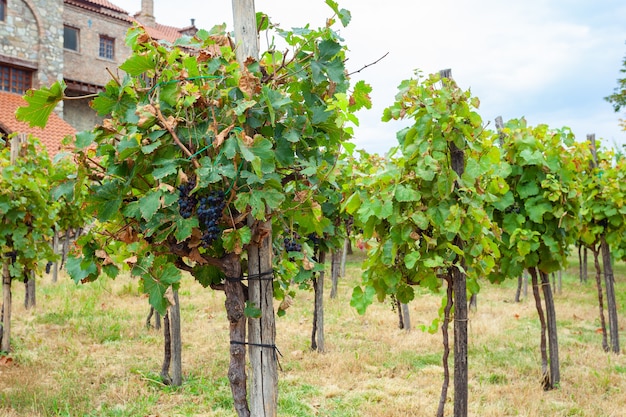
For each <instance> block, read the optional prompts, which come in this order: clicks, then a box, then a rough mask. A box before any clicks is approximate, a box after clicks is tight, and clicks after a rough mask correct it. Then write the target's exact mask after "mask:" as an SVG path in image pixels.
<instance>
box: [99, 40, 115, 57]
mask: <svg viewBox="0 0 626 417" xmlns="http://www.w3.org/2000/svg"><path fill="white" fill-rule="evenodd" d="M99 55H100V58H106V59H110V60H113V58H115V39H113V38H110V37H108V36H104V35H100V54H99Z"/></svg>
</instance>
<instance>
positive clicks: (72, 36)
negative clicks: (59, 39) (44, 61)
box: [63, 26, 78, 52]
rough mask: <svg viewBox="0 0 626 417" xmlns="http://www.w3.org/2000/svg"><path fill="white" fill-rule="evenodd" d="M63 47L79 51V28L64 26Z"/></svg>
mask: <svg viewBox="0 0 626 417" xmlns="http://www.w3.org/2000/svg"><path fill="white" fill-rule="evenodd" d="M63 48H65V49H69V50H70V51H77V52H78V29H76V28H73V27H70V26H63Z"/></svg>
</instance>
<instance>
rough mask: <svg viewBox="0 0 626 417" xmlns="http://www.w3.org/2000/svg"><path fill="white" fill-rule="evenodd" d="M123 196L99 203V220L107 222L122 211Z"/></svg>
mask: <svg viewBox="0 0 626 417" xmlns="http://www.w3.org/2000/svg"><path fill="white" fill-rule="evenodd" d="M121 206H122V198H121V197H117V198H113V199H111V200H108V201H105V202H103V203H100V204H99V205H98V210H97V211H98V220H100V221H101V222H105V221H107V220H110V219H112V218H113V217H114V216H115V215H116V214H117V213H119V211H120V207H121Z"/></svg>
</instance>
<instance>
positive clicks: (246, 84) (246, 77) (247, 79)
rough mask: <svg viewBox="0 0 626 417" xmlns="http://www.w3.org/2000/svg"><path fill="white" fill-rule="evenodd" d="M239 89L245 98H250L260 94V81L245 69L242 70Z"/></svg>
mask: <svg viewBox="0 0 626 417" xmlns="http://www.w3.org/2000/svg"><path fill="white" fill-rule="evenodd" d="M239 89H240V90H241V91H243V93H244V94H245V95H246V96H247V97H252V96H254V95H255V94H259V93H260V92H261V80H260V79H259V78H257V77H256V76H255V75H254V74H252V73H251V72H250V71H248V69H247V68H244V69H243V70H242V71H241V78H240V79H239Z"/></svg>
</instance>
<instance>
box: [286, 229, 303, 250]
mask: <svg viewBox="0 0 626 417" xmlns="http://www.w3.org/2000/svg"><path fill="white" fill-rule="evenodd" d="M298 239H300V235H299V234H297V233H296V232H293V233H292V234H291V237H286V238H285V239H283V243H284V244H285V250H286V251H287V252H300V251H302V245H301V244H299V243H298Z"/></svg>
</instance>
